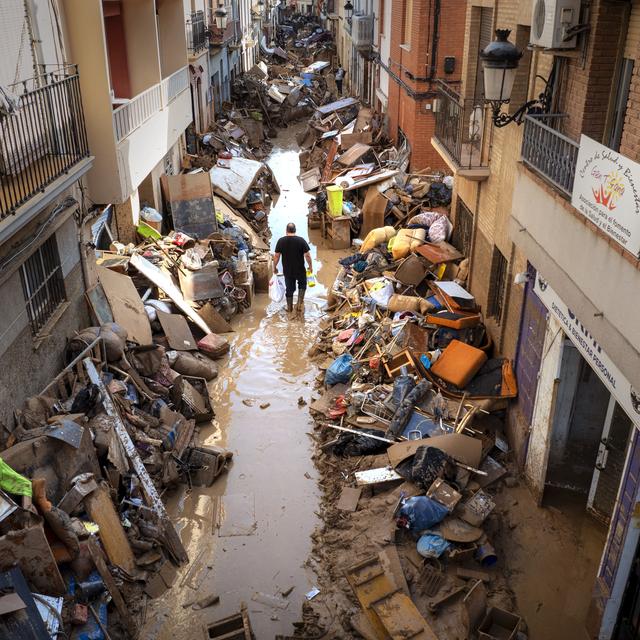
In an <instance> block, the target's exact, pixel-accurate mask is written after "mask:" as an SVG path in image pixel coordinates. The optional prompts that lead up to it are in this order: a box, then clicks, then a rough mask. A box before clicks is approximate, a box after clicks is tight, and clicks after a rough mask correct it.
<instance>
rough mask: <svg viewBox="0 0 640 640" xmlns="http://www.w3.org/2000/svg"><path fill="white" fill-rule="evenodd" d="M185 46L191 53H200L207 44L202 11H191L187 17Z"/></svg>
mask: <svg viewBox="0 0 640 640" xmlns="http://www.w3.org/2000/svg"><path fill="white" fill-rule="evenodd" d="M187 46H188V47H189V53H190V54H191V55H195V54H196V53H200V52H201V51H204V50H205V49H206V48H207V47H208V46H209V43H208V42H207V29H206V25H205V22H204V11H192V12H191V15H190V16H189V17H188V18H187Z"/></svg>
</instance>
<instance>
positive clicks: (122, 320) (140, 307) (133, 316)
mask: <svg viewBox="0 0 640 640" xmlns="http://www.w3.org/2000/svg"><path fill="white" fill-rule="evenodd" d="M98 279H99V280H100V283H101V284H102V289H103V291H104V295H105V297H106V299H107V300H108V302H109V306H110V307H111V312H112V314H113V319H114V321H115V322H117V323H118V324H119V325H120V326H121V327H122V328H123V329H126V331H127V333H128V334H129V336H128V337H129V340H132V341H133V342H137V343H138V344H140V345H149V344H153V337H152V335H151V325H150V324H149V318H148V316H147V313H146V311H145V310H144V304H143V302H142V299H141V298H140V294H139V293H138V291H137V289H136V288H135V286H134V284H133V281H132V280H131V278H130V277H129V276H125V275H123V274H121V273H117V272H116V271H112V270H111V269H107V268H105V267H98Z"/></svg>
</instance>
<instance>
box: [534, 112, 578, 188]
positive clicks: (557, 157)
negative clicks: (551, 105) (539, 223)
mask: <svg viewBox="0 0 640 640" xmlns="http://www.w3.org/2000/svg"><path fill="white" fill-rule="evenodd" d="M563 117H564V116H563V114H545V115H528V116H525V119H524V137H523V141H522V161H523V162H524V163H525V164H526V165H527V166H528V167H530V168H531V169H533V170H534V171H535V172H536V173H538V174H540V175H541V176H542V177H543V178H546V179H547V180H548V181H549V182H551V184H553V185H554V186H555V187H556V188H557V189H559V190H560V191H561V192H562V193H563V194H565V195H566V196H569V197H571V193H572V192H573V181H574V178H575V174H576V163H577V160H578V150H579V148H580V145H579V144H578V143H577V142H575V141H574V140H571V138H568V137H567V136H565V135H563V134H562V133H560V132H559V131H557V130H556V129H555V128H553V126H550V125H556V126H557V125H558V124H559V123H560V122H561V118H563Z"/></svg>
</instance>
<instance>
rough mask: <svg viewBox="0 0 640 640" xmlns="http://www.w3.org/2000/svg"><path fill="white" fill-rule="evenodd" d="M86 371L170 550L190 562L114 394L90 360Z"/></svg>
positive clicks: (182, 559)
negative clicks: (130, 434)
mask: <svg viewBox="0 0 640 640" xmlns="http://www.w3.org/2000/svg"><path fill="white" fill-rule="evenodd" d="M83 363H84V367H85V369H86V370H87V374H88V375H89V379H90V380H91V382H93V384H95V385H96V386H97V387H98V389H99V391H100V396H101V399H102V406H103V407H104V410H105V411H106V413H107V415H108V416H110V417H111V418H113V420H114V428H115V431H116V434H117V436H118V438H119V439H120V442H121V443H122V446H123V448H124V450H125V453H126V454H127V457H128V458H129V461H130V462H131V465H132V466H133V469H134V471H135V472H136V474H137V475H138V479H139V480H140V484H141V485H142V488H143V490H144V494H145V497H146V501H147V504H148V505H149V507H151V509H152V510H153V511H154V513H155V514H156V516H157V517H158V519H159V522H160V525H161V526H162V527H163V529H164V534H165V539H166V543H167V547H168V548H169V550H170V551H171V553H172V554H173V556H174V557H175V558H176V560H177V562H179V563H183V564H184V563H186V562H188V561H189V556H188V555H187V552H186V550H185V548H184V546H183V544H182V541H181V540H180V536H178V532H177V531H176V530H175V527H174V526H173V523H172V522H171V518H169V514H168V513H167V510H166V509H165V506H164V504H163V502H162V499H161V498H160V495H159V494H158V491H157V490H156V488H155V485H154V484H153V482H152V480H151V478H150V477H149V473H148V472H147V469H146V468H145V466H144V464H143V463H142V460H141V459H140V456H139V455H138V450H137V449H136V447H135V445H134V444H133V441H132V440H131V437H130V436H129V433H128V432H127V430H126V428H125V426H124V423H123V422H122V418H121V417H120V414H119V412H118V410H117V409H116V406H115V404H114V403H113V398H112V397H111V394H110V393H109V391H108V390H107V388H106V387H105V386H104V383H103V382H102V378H101V377H100V374H99V373H98V371H97V369H96V367H95V365H94V364H93V362H92V361H91V359H90V358H85V359H84V360H83Z"/></svg>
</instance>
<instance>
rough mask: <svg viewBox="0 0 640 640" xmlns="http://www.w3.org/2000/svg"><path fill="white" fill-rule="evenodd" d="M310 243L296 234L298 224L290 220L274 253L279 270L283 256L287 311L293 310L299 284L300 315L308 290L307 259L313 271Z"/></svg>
mask: <svg viewBox="0 0 640 640" xmlns="http://www.w3.org/2000/svg"><path fill="white" fill-rule="evenodd" d="M310 251H311V250H310V249H309V245H308V244H307V241H306V240H305V239H304V238H301V237H300V236H297V235H296V225H295V224H293V222H290V223H289V224H288V225H287V235H286V236H283V237H282V238H280V240H278V242H277V244H276V250H275V253H274V254H273V266H274V268H275V270H276V273H277V271H278V264H279V263H280V258H281V257H282V273H284V283H285V286H286V294H285V295H286V298H287V311H288V312H289V313H290V314H291V313H292V312H293V294H294V292H295V290H296V284H297V285H298V302H297V305H296V311H297V312H298V315H302V314H303V313H304V294H305V291H306V290H307V273H306V271H305V268H304V263H305V260H306V262H307V268H308V270H309V272H311V271H313V267H312V262H311V253H310Z"/></svg>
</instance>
